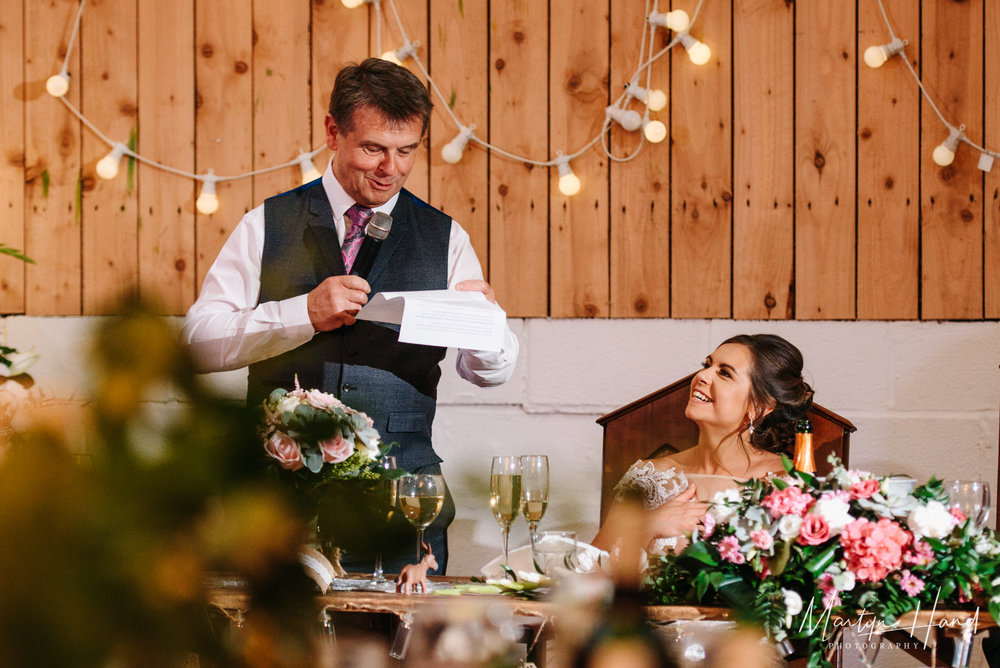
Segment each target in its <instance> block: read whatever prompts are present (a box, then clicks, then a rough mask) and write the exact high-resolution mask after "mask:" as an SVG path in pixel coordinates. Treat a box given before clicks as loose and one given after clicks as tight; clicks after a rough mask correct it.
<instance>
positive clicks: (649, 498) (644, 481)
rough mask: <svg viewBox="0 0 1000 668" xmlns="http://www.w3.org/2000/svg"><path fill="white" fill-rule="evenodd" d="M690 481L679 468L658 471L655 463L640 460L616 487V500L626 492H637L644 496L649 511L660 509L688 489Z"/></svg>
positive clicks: (630, 468)
mask: <svg viewBox="0 0 1000 668" xmlns="http://www.w3.org/2000/svg"><path fill="white" fill-rule="evenodd" d="M687 486H688V480H687V477H686V476H685V475H684V473H683V472H682V471H678V470H677V467H674V466H672V467H670V468H669V469H667V470H666V471H657V470H656V467H655V466H653V462H649V461H643V460H641V459H640V460H639V461H637V462H635V463H634V464H632V466H630V467H629V469H628V471H626V472H625V475H623V476H622V479H621V480H619V481H618V484H617V485H615V489H614V492H615V498H616V499H618V500H619V501H620V500H621V499H622V498H623V497H624V495H625V492H628V491H636V492H639V493H640V494H641V495H642V499H643V503H645V505H646V509H647V510H653V509H655V508H659V507H660V506H662V505H663V504H664V503H666V502H667V501H669V500H670V499H672V498H674V497H675V496H677V495H678V494H680V493H681V492H683V491H684V490H685V489H687Z"/></svg>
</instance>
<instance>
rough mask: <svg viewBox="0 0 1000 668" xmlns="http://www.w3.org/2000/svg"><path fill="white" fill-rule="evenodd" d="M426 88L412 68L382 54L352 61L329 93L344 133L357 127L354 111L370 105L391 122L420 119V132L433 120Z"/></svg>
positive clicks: (332, 110) (423, 131)
mask: <svg viewBox="0 0 1000 668" xmlns="http://www.w3.org/2000/svg"><path fill="white" fill-rule="evenodd" d="M433 106H434V105H433V104H432V103H431V98H430V96H429V95H428V94H427V88H426V87H425V86H424V84H423V83H421V82H420V79H418V78H417V77H416V76H414V74H413V73H412V72H410V70H408V69H406V68H405V67H401V66H399V65H396V64H394V63H390V62H389V61H388V60H382V59H381V58H367V59H365V60H364V61H362V62H361V64H360V65H356V64H354V63H349V64H347V65H345V66H344V68H343V69H341V70H340V72H339V73H338V74H337V80H336V81H335V82H334V84H333V93H331V94H330V115H331V116H332V117H333V120H334V122H336V124H337V127H338V128H339V129H340V131H341V132H342V133H344V134H348V133H350V132H352V131H353V130H354V112H355V110H357V109H360V108H362V107H371V108H373V109H375V110H376V111H378V112H379V113H380V114H382V115H383V116H384V117H385V118H386V120H387V121H389V122H390V123H400V124H402V123H408V122H410V121H412V120H413V119H419V120H420V125H421V129H420V136H421V137H423V136H424V133H426V132H427V125H428V124H429V123H430V120H431V108H432V107H433Z"/></svg>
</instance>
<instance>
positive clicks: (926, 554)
mask: <svg viewBox="0 0 1000 668" xmlns="http://www.w3.org/2000/svg"><path fill="white" fill-rule="evenodd" d="M932 561H934V550H933V549H932V548H931V546H930V545H929V544H928V543H926V542H924V541H922V540H915V541H913V543H912V544H911V545H910V547H909V548H908V549H907V550H906V552H904V553H903V563H906V564H912V565H914V566H927V565H928V564H930V563H931V562H932Z"/></svg>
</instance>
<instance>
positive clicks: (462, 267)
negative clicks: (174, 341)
mask: <svg viewBox="0 0 1000 668" xmlns="http://www.w3.org/2000/svg"><path fill="white" fill-rule="evenodd" d="M323 189H324V190H325V191H326V195H327V198H328V199H329V200H330V207H331V209H332V210H333V221H334V224H335V225H336V227H337V236H338V238H339V239H340V242H341V243H343V240H344V233H345V232H344V231H345V223H344V213H345V212H346V211H347V210H348V209H349V208H350V207H351V206H353V205H354V204H355V202H354V200H353V199H351V197H350V196H349V195H348V194H347V193H346V192H345V191H344V189H343V188H342V187H341V185H340V183H338V182H337V179H336V178H334V176H333V171H332V170H331V168H330V166H329V165H327V168H326V171H325V172H324V173H323ZM398 197H399V195H398V194H396V195H395V196H393V197H392V199H390V200H389V201H388V202H386V203H385V204H383V205H382V206H380V207H376V208H375V209H374V210H375V211H383V212H385V213H390V212H391V211H392V208H393V207H394V206H395V205H396V199H397V198H398ZM263 248H264V206H263V205H261V206H258V207H257V208H255V209H253V210H252V211H250V212H249V213H247V214H246V215H245V216H243V218H242V219H241V220H240V222H239V224H237V226H236V229H234V230H233V232H232V234H231V235H230V236H229V239H227V240H226V243H225V245H224V246H223V247H222V250H221V251H220V252H219V256H218V257H217V258H216V260H215V262H214V263H213V264H212V267H211V268H210V269H209V270H208V274H206V276H205V281H204V283H203V284H202V286H201V293H200V294H199V295H198V299H197V300H196V301H195V303H194V304H193V305H192V306H191V308H190V309H189V310H188V312H187V315H186V316H185V318H184V327H183V330H182V337H183V340H184V342H185V343H186V344H187V345H188V346H189V349H190V350H191V352H192V354H193V356H194V358H195V362H196V363H197V365H198V367H199V370H200V371H203V372H204V371H227V370H230V369H238V368H241V367H245V366H247V365H249V364H251V363H253V362H258V361H260V360H265V359H269V358H271V357H276V356H278V355H281V354H282V353H286V352H288V351H289V350H293V349H295V348H298V347H299V346H301V345H302V344H304V343H306V342H307V341H309V340H310V339H312V337H313V336H314V335H315V334H316V331H315V330H314V329H313V326H312V322H311V321H310V320H309V312H308V309H307V306H306V298H307V294H302V295H298V296H296V297H291V298H289V299H282V300H280V301H272V302H266V303H263V304H257V299H258V297H259V295H260V267H261V257H262V255H263ZM482 278H483V270H482V267H481V266H480V264H479V258H477V257H476V252H475V250H473V248H472V244H471V242H470V240H469V235H468V233H467V232H466V231H465V230H463V229H462V226H461V225H459V224H458V223H457V222H455V221H454V220H453V221H452V222H451V236H450V237H449V242H448V288H449V289H453V288H454V287H455V285H456V284H457V283H460V282H461V281H466V280H473V279H478V280H482ZM517 353H518V341H517V337H516V336H515V335H514V333H513V332H512V331H511V330H510V327H509V326H508V327H506V328H505V331H504V341H503V346H502V347H501V349H500V352H488V351H474V350H459V351H458V360H457V362H456V365H455V366H456V369H457V371H458V374H459V376H461V377H462V378H464V379H465V380H468V381H470V382H472V383H474V384H476V385H479V386H480V387H488V386H491V385H499V384H500V383H503V382H505V381H507V379H509V378H510V376H511V374H512V373H513V372H514V364H515V362H516V361H517Z"/></svg>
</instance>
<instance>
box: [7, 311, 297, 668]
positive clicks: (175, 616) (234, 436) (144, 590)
mask: <svg viewBox="0 0 1000 668" xmlns="http://www.w3.org/2000/svg"><path fill="white" fill-rule="evenodd" d="M125 310H126V315H124V316H121V317H115V318H108V319H107V320H106V321H105V322H104V323H103V324H102V326H101V327H100V329H99V331H98V333H97V336H96V339H95V341H94V344H93V351H92V354H91V355H89V356H88V357H89V359H91V360H92V361H93V363H94V369H93V372H92V380H93V392H92V395H91V397H90V399H89V401H87V402H85V403H84V404H83V405H82V406H81V405H80V404H79V403H76V404H75V405H73V406H64V407H58V406H57V407H55V408H56V409H57V410H55V411H53V410H52V408H51V407H50V408H49V409H48V410H46V411H45V412H44V417H43V418H42V419H34V420H33V419H30V412H28V411H22V413H24V414H20V415H18V416H17V420H12V421H11V422H12V424H13V426H8V429H7V430H6V431H4V430H0V434H4V433H6V434H8V435H9V439H8V444H7V446H6V451H5V453H4V456H3V458H2V459H0V536H2V537H3V538H2V540H0V601H3V605H2V606H0V665H3V666H63V667H65V666H71V667H72V666H110V665H121V666H139V665H141V666H154V667H155V666H161V665H162V666H180V665H184V664H185V663H189V662H190V659H191V657H192V656H193V655H197V656H198V657H199V660H200V663H201V665H202V666H242V665H252V664H254V663H256V662H255V661H252V660H250V659H248V658H247V655H246V654H245V650H244V648H245V647H246V645H235V644H233V643H231V642H230V641H231V635H230V634H228V633H220V632H219V629H213V628H212V626H211V624H210V621H209V619H210V614H209V611H208V608H207V605H206V589H205V588H206V580H207V577H208V576H209V575H210V574H212V573H215V572H229V573H238V574H239V575H240V576H242V577H243V578H245V579H246V581H247V582H248V590H249V593H250V595H251V597H252V600H253V602H252V613H251V616H250V617H248V620H247V628H248V629H249V628H250V627H251V626H252V627H253V628H254V629H255V631H254V635H253V638H254V646H255V647H256V648H257V649H258V650H260V648H262V647H263V648H266V649H267V652H268V656H269V661H270V662H269V664H268V665H272V666H302V665H309V663H310V659H309V657H310V656H311V655H312V651H313V644H314V637H315V634H314V628H315V627H314V625H315V610H314V607H313V603H312V594H313V591H314V590H313V585H312V582H311V581H310V580H309V579H308V578H307V577H306V576H305V575H304V573H303V571H302V569H301V567H300V566H299V564H298V552H299V548H300V546H301V544H302V541H303V538H304V536H305V534H306V521H305V519H304V518H302V517H300V516H299V515H297V514H296V513H295V512H294V511H293V508H294V505H293V504H292V503H290V502H289V500H288V498H287V497H286V496H285V495H284V491H283V490H282V489H281V488H280V487H278V486H276V485H274V484H273V482H270V481H269V479H268V478H267V476H264V475H262V470H263V462H262V461H261V459H262V458H255V457H253V456H247V455H248V453H259V452H260V445H259V440H258V436H257V433H256V420H255V419H254V416H253V414H252V412H251V411H248V410H247V409H245V408H244V407H243V406H242V405H239V404H236V403H234V402H232V401H227V400H223V399H220V398H218V397H216V396H214V395H212V394H211V393H210V392H209V391H208V390H207V389H206V388H205V386H203V384H202V383H201V382H199V379H198V378H197V377H196V376H195V375H194V374H193V373H192V366H191V363H190V362H189V360H188V359H187V358H186V356H185V355H184V353H183V351H182V350H181V349H180V348H179V345H178V343H177V341H178V337H177V335H176V332H174V331H173V330H172V329H171V328H170V327H169V326H168V324H167V321H166V320H164V319H163V318H161V317H159V316H155V315H153V314H151V313H149V312H147V311H145V310H143V309H142V308H141V307H139V306H137V305H129V306H127V307H126V308H125ZM26 418H27V419H26ZM248 637H249V634H248ZM258 665H259V664H258Z"/></svg>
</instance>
